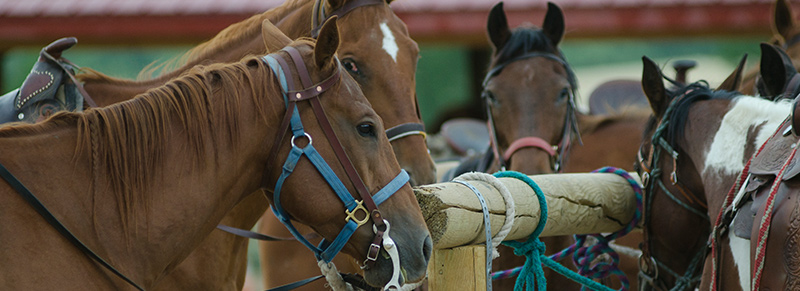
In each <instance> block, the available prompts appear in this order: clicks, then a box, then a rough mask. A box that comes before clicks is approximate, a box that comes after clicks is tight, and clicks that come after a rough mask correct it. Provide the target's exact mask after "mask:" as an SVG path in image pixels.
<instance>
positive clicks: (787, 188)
mask: <svg viewBox="0 0 800 291" xmlns="http://www.w3.org/2000/svg"><path fill="white" fill-rule="evenodd" d="M792 106H793V111H792V113H791V114H790V115H789V117H788V118H787V120H785V121H784V122H783V123H782V124H781V126H780V127H779V128H778V129H777V132H776V133H775V134H774V135H773V136H772V137H770V139H768V140H767V142H766V144H764V148H763V149H762V150H761V152H760V153H759V154H758V155H757V156H755V157H753V159H752V160H751V161H750V173H749V174H750V177H749V179H748V181H747V184H746V186H745V189H744V191H745V194H744V196H743V197H744V199H741V201H740V203H739V205H737V206H736V207H737V209H739V211H738V212H737V213H736V214H735V216H734V218H733V230H734V233H735V234H736V236H738V237H741V238H745V239H750V238H751V233H752V229H753V220H754V218H755V216H756V212H757V211H758V210H759V209H761V208H763V207H764V203H765V200H766V198H767V196H768V194H769V191H770V188H771V186H772V184H773V182H774V180H775V178H776V177H777V176H778V173H779V172H780V170H781V167H783V165H784V164H785V163H786V162H787V160H788V159H789V156H790V154H791V151H792V147H793V146H794V144H795V143H797V141H798V140H799V139H800V136H798V135H797V133H796V131H795V128H800V127H798V126H800V103H798V99H795V101H794V103H793V105H792ZM798 161H800V155H795V156H794V157H793V158H792V160H791V161H790V162H789V164H788V165H787V166H786V170H785V172H784V174H783V177H782V178H781V181H780V182H781V185H780V186H779V187H778V192H777V193H776V194H775V195H776V196H775V199H776V202H778V203H780V201H784V200H785V199H786V198H787V195H788V193H790V192H793V191H796V190H797V189H793V187H792V186H791V185H790V184H787V183H783V182H785V181H789V180H792V179H794V178H796V177H797V176H798V173H800V166H798Z"/></svg>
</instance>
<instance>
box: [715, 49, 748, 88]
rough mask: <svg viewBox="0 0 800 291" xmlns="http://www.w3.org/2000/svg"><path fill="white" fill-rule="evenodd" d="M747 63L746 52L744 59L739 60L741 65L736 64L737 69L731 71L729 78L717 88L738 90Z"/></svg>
mask: <svg viewBox="0 0 800 291" xmlns="http://www.w3.org/2000/svg"><path fill="white" fill-rule="evenodd" d="M745 63H747V54H744V56H743V57H742V60H741V61H739V65H738V66H736V69H735V70H733V72H731V74H730V75H729V76H728V78H726V79H725V81H723V82H722V84H720V85H719V87H717V90H725V91H738V90H739V86H741V85H742V72H743V71H744V64H745Z"/></svg>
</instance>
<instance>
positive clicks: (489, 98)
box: [481, 90, 497, 103]
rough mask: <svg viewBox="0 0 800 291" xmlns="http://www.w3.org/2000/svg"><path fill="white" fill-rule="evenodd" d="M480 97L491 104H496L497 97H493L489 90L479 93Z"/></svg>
mask: <svg viewBox="0 0 800 291" xmlns="http://www.w3.org/2000/svg"><path fill="white" fill-rule="evenodd" d="M481 97H483V99H486V100H487V101H490V102H492V103H495V102H497V97H495V96H494V93H492V91H489V90H483V92H481Z"/></svg>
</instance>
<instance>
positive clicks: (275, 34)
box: [261, 19, 292, 53]
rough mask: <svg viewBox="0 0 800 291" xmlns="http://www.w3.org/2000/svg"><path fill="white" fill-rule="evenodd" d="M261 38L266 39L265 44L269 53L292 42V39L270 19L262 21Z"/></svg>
mask: <svg viewBox="0 0 800 291" xmlns="http://www.w3.org/2000/svg"><path fill="white" fill-rule="evenodd" d="M261 38H262V39H264V45H266V46H267V53H271V52H274V51H277V50H280V49H282V48H284V47H285V46H286V45H288V44H289V43H290V42H292V39H290V38H289V37H288V36H286V35H285V34H283V32H282V31H281V30H280V29H278V28H277V27H275V25H274V24H272V22H270V21H269V19H264V21H263V22H261Z"/></svg>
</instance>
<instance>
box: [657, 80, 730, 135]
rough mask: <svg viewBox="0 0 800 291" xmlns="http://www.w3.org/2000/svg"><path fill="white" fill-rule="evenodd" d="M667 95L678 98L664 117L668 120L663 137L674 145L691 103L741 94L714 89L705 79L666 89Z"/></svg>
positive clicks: (680, 132)
mask: <svg viewBox="0 0 800 291" xmlns="http://www.w3.org/2000/svg"><path fill="white" fill-rule="evenodd" d="M667 95H668V96H670V98H671V99H672V100H675V98H680V99H678V100H676V101H674V102H675V103H674V104H670V107H671V110H672V111H671V112H669V113H668V116H665V117H664V118H667V120H668V121H669V125H668V126H667V129H666V132H665V134H664V137H665V138H666V140H667V142H668V143H669V144H670V145H672V146H676V145H677V140H678V138H680V137H683V136H684V131H685V129H686V121H687V118H688V116H689V109H690V108H691V106H692V104H694V103H695V102H697V101H703V100H710V99H728V100H730V99H733V98H734V97H736V96H738V95H741V94H740V93H738V92H728V91H714V90H712V89H711V88H710V87H708V83H706V82H705V81H698V82H695V83H692V84H689V85H686V86H682V87H679V88H677V89H674V90H668V93H667Z"/></svg>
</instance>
